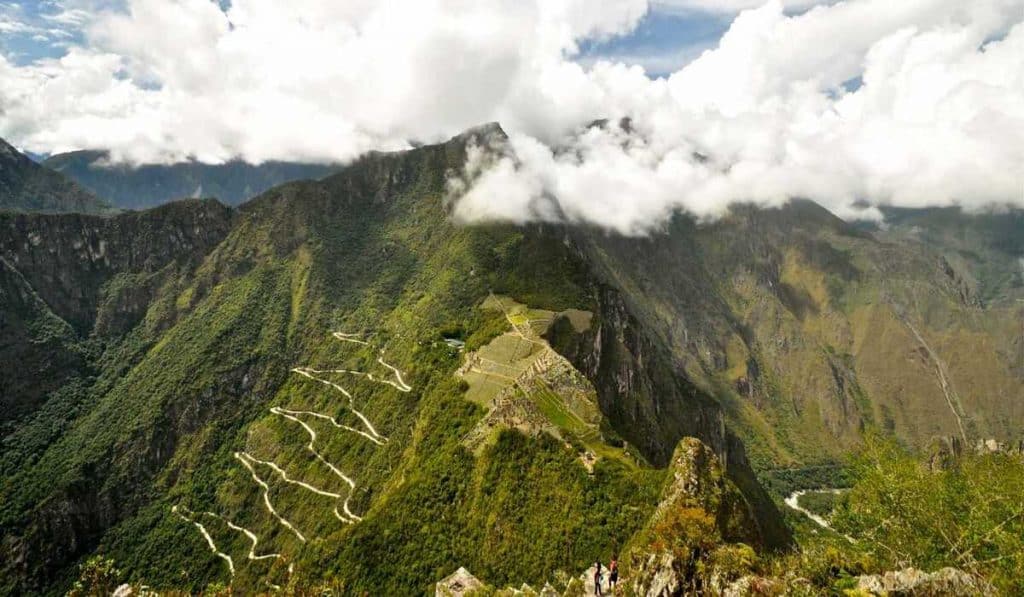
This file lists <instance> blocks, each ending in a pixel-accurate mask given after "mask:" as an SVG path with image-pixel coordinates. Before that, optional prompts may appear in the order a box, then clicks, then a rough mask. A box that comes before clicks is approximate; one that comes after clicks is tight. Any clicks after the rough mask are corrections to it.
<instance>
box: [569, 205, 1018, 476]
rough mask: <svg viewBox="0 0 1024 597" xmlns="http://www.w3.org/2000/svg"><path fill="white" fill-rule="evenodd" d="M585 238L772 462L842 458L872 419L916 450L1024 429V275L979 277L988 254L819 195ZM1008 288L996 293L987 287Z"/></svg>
mask: <svg viewBox="0 0 1024 597" xmlns="http://www.w3.org/2000/svg"><path fill="white" fill-rule="evenodd" d="M967 226H968V227H969V226H970V225H969V224H968V225H967ZM578 238H579V240H578V242H579V246H580V250H581V251H582V252H583V253H584V254H586V255H588V256H589V259H590V261H591V262H592V263H595V264H597V266H598V271H601V272H603V273H602V276H603V279H605V280H607V281H608V282H609V283H610V284H614V285H615V286H616V287H618V288H621V289H622V291H623V294H624V296H625V298H626V302H627V304H628V305H629V306H630V308H631V309H632V310H633V312H635V313H636V314H637V316H638V318H639V319H640V321H641V322H642V323H643V324H644V325H645V327H647V329H651V330H657V331H658V332H659V335H660V336H661V339H662V340H663V341H664V342H665V343H666V345H668V346H670V347H671V348H672V352H673V355H674V357H675V358H676V359H678V362H679V363H681V365H682V366H683V367H684V368H685V370H686V372H687V377H688V378H689V379H691V380H692V381H693V382H694V383H696V384H697V385H698V386H699V387H700V388H702V389H703V390H705V391H706V392H708V393H710V394H712V395H714V396H716V397H717V398H718V400H719V401H720V402H721V403H722V404H723V405H724V406H725V408H726V412H727V413H728V415H729V417H728V418H729V421H730V422H731V423H732V425H733V426H734V427H735V428H736V429H738V430H739V431H740V434H741V435H742V436H743V437H744V439H746V440H747V443H748V447H750V448H752V450H753V453H754V454H755V458H756V460H757V461H758V462H759V463H760V465H761V466H762V467H763V468H768V467H772V466H792V465H798V464H808V463H814V462H821V461H828V460H830V459H834V458H838V457H840V456H841V455H842V454H843V453H844V452H845V451H846V450H848V449H850V448H851V447H853V446H855V445H856V444H857V443H858V441H859V438H860V437H861V434H862V432H863V431H864V430H865V429H867V428H874V429H876V430H880V431H883V432H886V433H892V434H895V435H896V436H897V437H899V438H901V439H902V440H904V441H906V442H907V443H908V444H909V445H910V446H913V447H917V448H921V447H923V446H924V445H925V444H926V443H927V442H928V441H929V440H930V439H932V438H933V437H935V436H960V437H966V438H967V439H969V440H970V441H972V442H973V441H975V440H977V439H978V438H983V437H984V438H987V437H995V438H999V439H1016V436H1017V435H1019V433H1020V431H1019V430H1020V429H1021V425H1022V423H1024V407H1022V405H1021V403H1020V401H1019V400H1018V398H1019V397H1020V396H1021V395H1022V394H1024V370H1022V369H1021V367H1020V365H1019V363H1020V362H1021V359H1022V358H1024V346H1022V344H1021V336H1020V326H1019V323H1018V321H1017V311H1016V307H1015V306H1014V302H1015V297H1021V296H1024V295H1022V294H1021V291H1020V287H1019V276H1020V271H1019V270H1016V271H1014V270H1012V269H1011V270H1010V271H1003V272H1002V277H1001V278H998V279H996V281H995V282H993V283H988V286H985V284H986V283H982V284H981V285H980V286H979V284H978V283H977V282H975V280H992V279H994V277H993V276H992V274H991V273H987V272H986V271H984V270H983V269H982V264H984V263H992V262H990V261H988V260H987V259H985V258H980V257H979V258H977V259H976V260H974V262H973V263H972V262H971V261H969V260H967V259H964V258H955V256H951V255H949V251H945V250H943V249H942V248H941V247H940V246H939V245H936V244H926V243H921V242H918V241H917V240H915V239H914V238H912V237H911V236H909V235H908V234H905V233H901V232H900V231H898V230H893V231H890V232H888V233H885V234H881V233H880V234H879V235H877V236H875V235H873V234H871V233H868V232H863V231H860V230H858V229H855V228H853V227H851V226H848V225H847V224H845V223H844V222H842V221H841V220H839V219H837V218H835V217H834V216H832V215H831V214H829V213H828V212H827V211H825V210H824V209H822V208H820V207H818V206H817V205H815V204H813V203H810V202H793V203H791V204H790V205H788V206H786V207H783V208H780V209H774V210H756V209H753V208H749V209H748V208H742V207H738V208H735V209H733V210H732V212H731V213H730V214H729V215H728V216H727V217H725V218H723V219H722V220H720V221H718V222H716V223H713V224H710V225H697V224H695V223H694V222H692V221H690V220H688V219H687V218H685V217H677V218H676V219H675V220H674V221H673V222H672V223H671V224H670V226H669V227H668V229H667V230H666V232H665V234H661V235H655V236H652V237H651V238H649V239H624V238H619V237H614V236H600V235H585V236H580V237H578ZM1012 250H1013V249H1008V250H1007V252H1010V251H1012ZM1018 256H1019V255H1018ZM1016 259H1017V256H1015V257H1013V258H1012V259H1011V258H1010V257H1009V256H1007V255H1004V256H1003V258H1002V262H1003V263H1004V265H1007V266H1009V265H1010V264H1012V263H1015V262H1016ZM997 263H998V262H997ZM1011 280H1015V281H1011ZM996 287H998V290H989V291H987V292H988V293H989V294H990V295H992V296H1000V297H1001V298H999V300H992V301H986V300H984V299H983V297H982V295H981V294H980V293H979V288H993V289H994V288H996Z"/></svg>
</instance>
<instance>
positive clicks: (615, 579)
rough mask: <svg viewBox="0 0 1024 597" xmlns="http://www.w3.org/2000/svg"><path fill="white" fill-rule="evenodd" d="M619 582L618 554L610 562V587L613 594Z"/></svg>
mask: <svg viewBox="0 0 1024 597" xmlns="http://www.w3.org/2000/svg"><path fill="white" fill-rule="evenodd" d="M618 583H619V558H618V556H612V561H611V562H608V588H609V589H611V593H612V595H614V594H615V587H616V585H618Z"/></svg>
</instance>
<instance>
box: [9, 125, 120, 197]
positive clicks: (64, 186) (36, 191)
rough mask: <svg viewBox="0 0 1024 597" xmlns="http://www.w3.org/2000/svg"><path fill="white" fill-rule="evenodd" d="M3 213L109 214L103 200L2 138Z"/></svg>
mask: <svg viewBox="0 0 1024 597" xmlns="http://www.w3.org/2000/svg"><path fill="white" fill-rule="evenodd" d="M0 210H15V211H41V212H50V213H55V212H76V213H108V212H111V211H112V210H111V208H110V206H109V205H108V204H107V203H106V202H104V201H103V200H101V199H99V198H97V197H96V196H95V195H93V194H92V193H90V192H89V191H87V190H85V189H84V188H82V187H81V186H79V185H77V184H75V183H74V182H73V181H72V180H71V179H69V178H66V177H64V176H63V175H61V174H60V173H58V172H55V171H53V170H51V169H49V168H46V167H44V166H40V165H39V164H37V163H35V162H34V161H33V160H32V159H31V158H29V157H28V156H27V155H25V154H23V153H21V152H20V151H18V150H17V149H15V148H14V147H12V146H11V145H10V144H8V143H7V142H6V141H4V140H3V139H0Z"/></svg>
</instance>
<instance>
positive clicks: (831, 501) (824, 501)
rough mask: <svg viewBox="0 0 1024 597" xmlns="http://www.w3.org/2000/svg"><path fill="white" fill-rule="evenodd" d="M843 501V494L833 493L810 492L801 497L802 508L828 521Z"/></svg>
mask: <svg viewBox="0 0 1024 597" xmlns="http://www.w3.org/2000/svg"><path fill="white" fill-rule="evenodd" d="M843 499H845V498H844V497H843V495H842V494H839V493H834V492H831V491H809V492H807V493H805V494H803V495H801V496H800V507H801V508H806V509H807V510H808V511H809V512H811V513H813V514H817V515H818V516H821V517H822V518H824V519H825V520H828V519H829V517H831V516H832V512H833V511H834V510H835V509H836V506H837V505H838V504H839V503H840V502H841V501H843Z"/></svg>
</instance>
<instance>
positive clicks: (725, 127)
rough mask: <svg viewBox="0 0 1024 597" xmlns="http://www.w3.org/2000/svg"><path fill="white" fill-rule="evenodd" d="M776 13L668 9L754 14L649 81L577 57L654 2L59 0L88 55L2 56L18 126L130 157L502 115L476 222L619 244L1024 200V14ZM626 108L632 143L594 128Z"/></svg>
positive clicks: (837, 6)
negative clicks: (750, 204) (559, 223)
mask: <svg viewBox="0 0 1024 597" xmlns="http://www.w3.org/2000/svg"><path fill="white" fill-rule="evenodd" d="M80 1H81V2H83V3H88V2H91V1H93V0H80ZM95 1H97V2H101V0H95ZM101 4H102V2H101ZM759 4H760V3H758V2H747V1H744V0H735V1H728V2H725V3H721V2H714V3H712V2H709V1H704V0H672V1H671V2H669V1H667V0H662V1H659V2H657V3H656V7H657V8H658V10H669V9H674V10H712V9H714V10H719V9H721V10H720V11H719V12H729V13H731V12H736V11H740V10H742V9H747V8H751V7H755V8H752V9H751V10H743V11H742V12H739V14H737V15H736V16H735V20H734V21H733V23H732V25H731V27H730V29H729V31H728V33H727V34H726V35H725V36H724V37H723V38H722V40H721V41H720V42H719V43H718V45H717V46H716V47H714V48H712V49H710V50H708V51H705V52H703V53H702V54H700V56H699V57H697V58H696V59H694V60H692V61H689V62H688V63H687V64H685V65H683V66H681V67H679V68H678V70H676V72H674V73H673V74H672V75H671V76H670V77H668V78H664V79H657V80H652V79H650V78H649V77H647V76H646V74H645V73H644V71H643V69H642V68H641V67H639V66H636V65H635V64H632V61H631V60H629V59H628V58H626V57H624V56H623V57H620V59H619V60H618V61H614V62H613V61H609V60H603V61H598V62H596V63H593V64H586V65H581V64H579V63H577V62H575V61H574V60H573V57H574V55H575V53H576V51H577V47H578V44H579V42H580V41H581V40H583V39H586V38H607V37H613V36H616V35H620V34H624V33H627V32H629V31H631V30H632V29H633V28H634V27H635V26H636V24H637V22H638V21H639V19H640V18H641V17H642V16H643V15H644V14H645V12H646V11H647V10H648V9H649V8H650V6H649V5H648V3H647V1H646V0H620V1H619V2H598V1H597V0H475V1H474V0H393V1H391V2H383V3H382V2H377V1H371V0H351V1H348V2H334V1H331V0H292V1H290V2H280V1H277V0H233V2H232V3H231V5H230V8H229V9H228V10H227V11H226V12H225V11H222V10H221V9H220V7H219V6H218V5H217V4H216V3H214V2H211V1H210V0H131V1H130V2H128V6H127V11H119V10H108V11H104V12H100V13H97V12H96V11H87V12H82V9H81V8H80V6H82V5H84V4H75V5H71V4H68V3H65V8H67V11H66V14H65V16H64V17H62V18H63V20H64V21H68V22H70V21H74V22H76V23H81V24H82V26H83V27H85V42H84V43H82V44H74V43H73V44H72V45H71V46H70V48H69V51H68V53H67V55H65V56H64V57H63V58H60V59H53V60H42V61H39V62H36V63H34V64H31V65H26V66H15V65H13V64H10V63H8V62H7V61H5V60H3V59H2V58H0V136H5V137H9V138H10V139H11V140H12V141H13V142H16V143H18V144H19V145H20V146H24V147H27V148H28V149H31V150H33V151H39V152H52V151H61V150H66V149H72V148H80V147H105V148H109V149H111V150H112V151H113V153H114V157H115V159H123V160H128V161H136V162H152V161H174V160H180V159H183V158H185V157H189V156H194V157H197V158H198V159H201V160H204V161H223V160H227V159H231V158H234V157H243V158H245V159H248V160H250V161H257V162H258V161H263V160H267V159H292V160H338V159H340V160H344V159H349V158H352V157H354V156H356V155H358V154H359V153H362V152H364V151H367V150H369V149H386V148H397V147H402V146H404V145H405V144H406V143H407V142H408V141H409V140H418V141H433V140H439V139H443V138H445V137H446V136H449V135H452V134H455V133H457V132H459V131H460V130H462V129H465V128H468V127H470V126H473V125H475V124H479V123H481V122H485V121H490V120H498V121H500V122H501V124H502V125H503V127H504V128H505V129H506V130H507V131H509V132H510V134H511V141H510V146H511V150H513V151H514V155H506V156H504V157H501V156H498V157H495V156H487V155H486V154H485V153H483V152H477V153H476V154H475V155H474V163H472V164H470V165H471V166H472V168H471V169H472V170H473V171H474V176H473V177H472V178H471V179H470V180H465V181H461V184H462V187H461V188H460V189H457V190H459V192H460V194H461V195H464V197H462V199H461V200H460V202H459V203H458V205H457V208H456V209H457V212H458V215H459V216H460V217H462V218H464V219H466V220H477V219H493V218H498V219H507V220H513V221H527V220H533V219H562V218H568V219H571V220H575V221H587V222H591V223H596V224H598V225H601V226H606V227H608V228H611V229H615V230H619V231H622V232H625V233H643V232H646V231H648V230H650V229H652V228H656V227H657V226H658V225H659V224H660V223H661V222H662V221H663V220H664V218H665V217H667V215H668V214H670V213H671V212H672V211H673V210H676V209H686V210H689V211H691V212H693V213H696V214H698V215H701V216H709V217H710V216H714V215H716V214H719V213H721V211H722V210H723V209H724V207H725V206H726V205H727V204H728V203H729V202H733V201H756V202H761V203H766V204H774V203H779V202H782V201H784V200H786V199H788V198H790V197H793V196H805V197H810V198H813V199H816V200H818V201H821V202H823V203H825V204H826V205H827V206H828V207H830V208H831V209H833V210H834V211H836V212H837V213H840V214H853V213H858V214H861V215H863V214H862V212H859V211H857V210H856V208H854V207H852V205H854V204H855V203H856V202H857V201H858V200H868V201H872V202H876V203H877V202H892V203H898V204H902V205H920V204H937V203H950V202H960V203H962V204H965V205H969V206H970V205H980V204H982V203H986V202H990V201H1011V200H1016V201H1022V200H1024V198H1022V197H1021V196H1020V195H1021V187H1022V186H1024V155H1022V152H1024V79H1022V77H1024V25H1021V24H1020V23H1021V21H1022V18H1024V0H974V1H972V2H969V3H968V2H962V0H900V1H899V2H893V1H892V0H847V1H845V2H834V3H827V2H826V3H822V2H811V1H810V0H802V1H797V2H782V1H781V0H776V1H775V2H769V3H768V4H766V5H764V6H758V5H759ZM812 5H813V6H812ZM69 7H70V8H69ZM723 7H724V8H723ZM72 10H78V11H79V12H71V11H72ZM62 14H64V13H62ZM1015 25H1016V27H1015ZM992 40H998V41H992ZM858 77H859V78H861V79H862V80H863V85H862V86H860V87H859V88H858V89H856V90H855V91H847V90H845V89H844V88H843V86H842V85H843V83H844V82H846V81H848V80H851V79H854V78H858ZM624 116H628V117H630V118H631V120H632V127H631V128H630V130H628V131H623V130H619V129H616V128H615V127H609V128H608V129H604V130H598V129H593V130H589V131H585V132H582V133H580V131H581V130H582V127H583V125H585V124H586V123H588V122H590V121H592V120H594V119H596V118H602V117H609V118H612V119H613V120H616V119H618V118H619V117H624ZM573 131H575V133H573ZM554 148H561V149H558V150H557V151H556V149H554ZM697 154H699V155H700V156H701V157H699V158H698V157H697ZM456 186H458V185H456ZM869 213H870V212H869Z"/></svg>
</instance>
